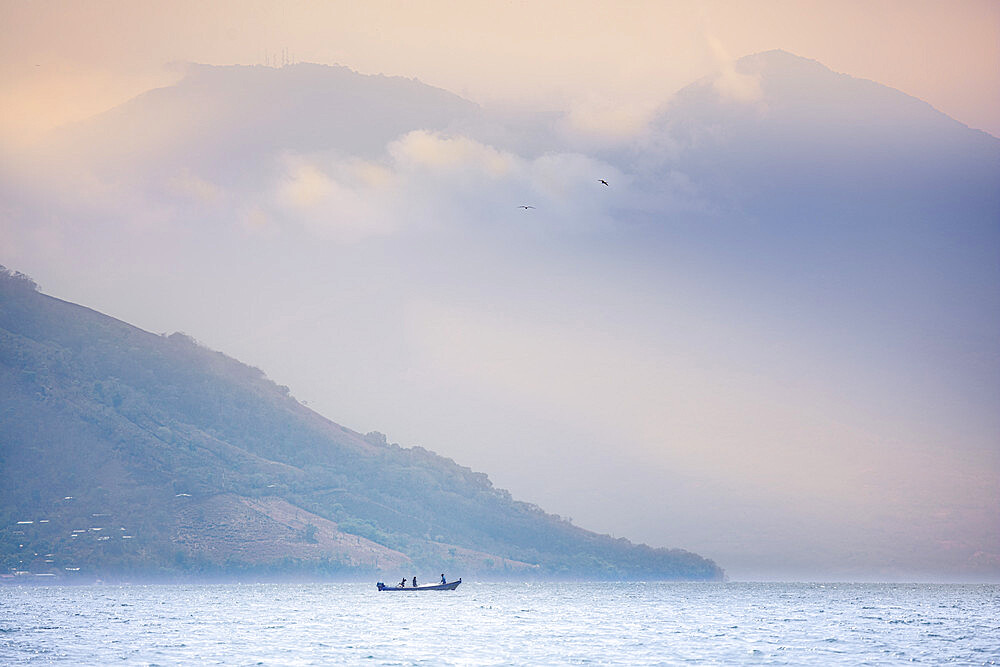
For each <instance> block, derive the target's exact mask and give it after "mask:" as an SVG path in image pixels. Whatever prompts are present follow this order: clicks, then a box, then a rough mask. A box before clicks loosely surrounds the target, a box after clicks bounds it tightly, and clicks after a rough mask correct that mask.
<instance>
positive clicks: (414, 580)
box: [413, 577, 417, 588]
mask: <svg viewBox="0 0 1000 667" xmlns="http://www.w3.org/2000/svg"><path fill="white" fill-rule="evenodd" d="M413 587H414V588H416V587H417V578H416V577H413Z"/></svg>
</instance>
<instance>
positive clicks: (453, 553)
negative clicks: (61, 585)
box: [0, 270, 723, 580]
mask: <svg viewBox="0 0 1000 667" xmlns="http://www.w3.org/2000/svg"><path fill="white" fill-rule="evenodd" d="M0 405H2V406H3V407H2V413H0V443H2V447H0V558H2V560H3V563H2V567H3V569H4V570H6V571H9V572H11V573H16V572H21V573H22V574H23V573H26V572H31V573H33V574H41V575H48V574H57V575H58V576H59V577H61V578H65V577H94V576H102V577H119V578H120V577H124V576H143V575H145V576H155V575H159V576H163V575H180V574H184V575H187V574H200V575H213V574H214V575H227V576H239V575H245V574H248V573H249V574H253V575H272V576H288V575H308V576H316V575H330V576H343V577H354V576H381V575H385V576H386V577H387V578H389V579H392V578H393V577H399V576H401V574H402V575H408V576H409V575H412V574H414V573H417V574H424V575H425V576H430V575H431V574H434V575H436V574H437V573H439V572H441V571H445V572H448V573H450V574H451V575H452V576H459V575H465V576H470V575H472V574H479V575H481V576H494V577H496V576H504V577H522V578H523V577H545V576H548V577H552V576H580V577H597V578H640V577H641V578H653V579H709V580H717V579H720V578H721V577H722V576H723V575H722V570H720V569H719V568H718V567H717V566H716V565H715V564H714V563H712V562H711V561H709V560H706V559H704V558H701V557H699V556H697V555H695V554H692V553H689V552H686V551H680V550H666V549H653V548H650V547H647V546H644V545H635V544H632V543H630V542H629V541H627V540H624V539H613V538H611V537H608V536H603V535H597V534H594V533H592V532H589V531H586V530H584V529H582V528H579V527H576V526H574V525H572V524H570V523H569V522H568V521H565V520H562V519H560V518H559V517H556V516H552V515H550V514H546V513H545V512H543V511H542V510H541V509H539V508H538V507H536V506H533V505H529V504H525V503H522V502H518V501H516V500H514V499H513V498H511V497H510V495H509V494H508V493H507V492H505V491H503V490H501V489H497V488H494V487H493V485H492V484H491V483H490V481H489V479H488V478H487V476H486V475H484V474H482V473H476V472H473V471H472V470H470V469H468V468H465V467H462V466H460V465H458V464H456V463H455V462H454V461H451V460H449V459H445V458H442V457H440V456H437V455H435V454H434V453H433V452H430V451H428V450H426V449H423V448H420V447H414V448H403V447H400V446H399V445H396V444H389V443H387V442H386V439H385V437H384V436H383V435H381V434H379V433H369V434H368V435H364V436H363V435H361V434H359V433H355V432H353V431H351V430H350V429H347V428H344V427H342V426H339V425H337V424H335V423H333V422H331V421H329V420H327V419H325V418H323V417H322V416H320V415H318V414H316V413H315V412H313V411H311V410H309V409H308V408H307V407H305V406H304V405H302V404H301V403H299V402H298V401H296V400H295V399H294V398H293V397H291V396H290V395H289V393H288V388H287V387H280V386H277V385H275V384H274V383H273V382H271V381H270V380H268V379H267V378H266V377H265V376H264V374H263V373H262V372H261V371H260V370H258V369H256V368H251V367H248V366H246V365H244V364H241V363H239V362H238V361H235V360H233V359H231V358H228V357H226V356H225V355H223V354H220V353H218V352H213V351H211V350H208V349H206V348H204V347H201V346H200V345H198V344H197V343H196V342H194V341H193V340H192V339H191V338H189V337H187V336H185V335H182V334H176V333H175V334H173V335H170V336H159V335H155V334H151V333H148V332H145V331H142V330H140V329H137V328H135V327H132V326H130V325H128V324H125V323H123V322H120V321H118V320H115V319H113V318H110V317H107V316H105V315H102V314H100V313H97V312H95V311H93V310H89V309H87V308H84V307H81V306H78V305H74V304H71V303H67V302H64V301H61V300H59V299H55V298H52V297H49V296H46V295H44V294H41V293H40V292H38V291H37V289H36V287H35V285H34V283H33V282H32V281H31V280H30V279H28V278H27V277H25V276H23V275H21V274H16V273H11V272H9V271H6V270H4V271H3V275H2V279H0Z"/></svg>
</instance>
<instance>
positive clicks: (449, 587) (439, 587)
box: [375, 578, 462, 592]
mask: <svg viewBox="0 0 1000 667" xmlns="http://www.w3.org/2000/svg"><path fill="white" fill-rule="evenodd" d="M460 583H462V579H461V578H459V579H456V580H455V581H449V582H448V583H446V584H432V585H430V586H417V587H416V588H414V587H413V586H407V587H405V588H404V587H402V586H386V585H385V584H383V583H382V582H381V581H380V582H378V583H377V584H375V585H376V586H378V589H379V590H380V591H400V592H404V591H453V590H455V589H456V588H458V585H459V584H460Z"/></svg>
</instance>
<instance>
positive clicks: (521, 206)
mask: <svg viewBox="0 0 1000 667" xmlns="http://www.w3.org/2000/svg"><path fill="white" fill-rule="evenodd" d="M518 208H523V209H525V210H527V209H529V208H535V207H534V206H528V205H527V204H521V205H520V206H518Z"/></svg>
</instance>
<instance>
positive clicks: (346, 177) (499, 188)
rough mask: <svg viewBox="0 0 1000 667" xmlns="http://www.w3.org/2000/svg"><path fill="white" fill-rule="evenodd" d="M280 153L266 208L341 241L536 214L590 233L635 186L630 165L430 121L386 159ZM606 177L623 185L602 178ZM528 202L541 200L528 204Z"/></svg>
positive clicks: (544, 224) (535, 224)
mask: <svg viewBox="0 0 1000 667" xmlns="http://www.w3.org/2000/svg"><path fill="white" fill-rule="evenodd" d="M279 162H280V165H281V166H280V168H279V169H278V170H277V173H278V174H279V175H278V176H277V178H276V181H275V182H274V184H273V185H272V186H271V187H270V188H269V189H268V192H269V194H267V195H266V200H265V201H263V202H260V203H259V204H258V206H259V208H261V209H263V210H270V211H271V212H272V215H273V217H274V218H275V219H280V220H283V221H284V224H286V225H295V226H299V227H301V228H304V229H306V230H308V231H309V232H311V233H314V234H316V235H318V236H320V237H322V238H324V239H326V240H330V241H335V242H340V243H357V242H361V241H364V240H367V239H371V238H376V237H385V236H390V235H396V234H408V233H415V232H417V231H420V230H423V231H428V230H432V229H436V230H445V229H452V230H458V229H476V228H478V229H487V228H496V227H497V226H498V225H504V226H505V227H506V228H512V227H511V226H513V228H516V227H518V226H519V225H527V224H529V223H530V228H531V230H532V231H531V233H532V234H539V233H542V234H548V233H557V234H558V233H581V232H583V233H585V232H589V231H593V230H596V229H599V228H607V227H609V226H612V225H614V224H615V220H614V216H613V215H612V210H613V208H614V207H615V206H621V204H622V202H623V201H624V198H625V197H628V196H629V195H630V193H632V190H631V185H630V179H629V178H628V177H627V176H626V175H625V174H624V173H622V172H621V171H619V170H618V169H617V168H614V167H612V166H611V165H609V164H607V163H603V162H601V161H600V160H596V159H594V158H591V157H588V156H585V155H582V154H579V153H549V154H544V155H541V156H538V157H536V158H531V159H529V158H525V157H522V156H519V155H517V154H515V153H512V152H510V151H506V150H502V149H500V148H497V147H495V146H492V145H489V144H486V143H483V142H480V141H477V140H475V139H472V138H470V137H467V136H464V135H448V134H443V133H435V132H428V131H425V130H415V131H413V132H409V133H407V134H405V135H403V136H401V137H399V138H398V139H396V140H394V141H392V142H390V143H389V144H388V145H387V146H386V148H385V151H384V153H383V156H382V157H381V158H380V159H378V160H362V159H359V158H354V157H343V156H337V155H330V154H315V155H284V156H282V157H281V158H279ZM601 178H603V179H605V180H608V181H609V182H612V183H614V188H611V189H606V188H605V187H604V186H602V185H601V184H600V182H599V180H598V179H601ZM632 194H634V193H632ZM259 196H260V195H259V194H257V193H253V192H248V193H243V196H242V197H241V198H243V199H246V198H247V197H249V199H250V201H251V202H253V201H254V198H255V197H259ZM522 204H523V205H530V206H533V207H534V209H533V210H531V211H530V213H528V212H526V211H523V210H520V209H519V208H518V207H519V206H521V205H522ZM529 216H533V217H529Z"/></svg>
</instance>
